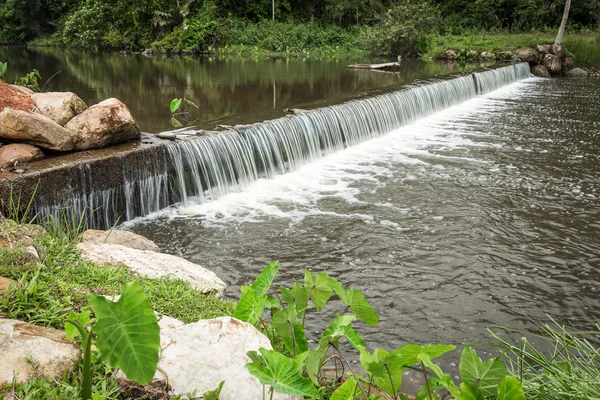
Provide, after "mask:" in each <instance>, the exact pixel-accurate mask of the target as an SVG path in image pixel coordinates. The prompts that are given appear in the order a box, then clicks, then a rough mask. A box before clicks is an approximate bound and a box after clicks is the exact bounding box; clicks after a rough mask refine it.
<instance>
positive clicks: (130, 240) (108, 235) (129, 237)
mask: <svg viewBox="0 0 600 400" xmlns="http://www.w3.org/2000/svg"><path fill="white" fill-rule="evenodd" d="M82 239H83V241H84V242H88V243H97V244H102V243H107V244H119V245H121V246H125V247H129V248H131V249H137V250H149V251H156V252H158V253H160V248H159V247H158V246H157V245H156V244H155V243H154V242H153V241H152V240H150V239H146V238H145V237H143V236H142V235H137V234H135V233H133V232H128V231H121V230H118V229H113V230H110V231H99V230H95V229H88V230H87V231H85V232H83V236H82Z"/></svg>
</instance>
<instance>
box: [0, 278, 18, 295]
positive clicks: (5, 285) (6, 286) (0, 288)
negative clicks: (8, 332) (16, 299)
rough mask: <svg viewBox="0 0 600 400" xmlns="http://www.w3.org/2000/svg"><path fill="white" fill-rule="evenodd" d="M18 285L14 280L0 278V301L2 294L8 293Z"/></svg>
mask: <svg viewBox="0 0 600 400" xmlns="http://www.w3.org/2000/svg"><path fill="white" fill-rule="evenodd" d="M18 284H19V283H18V282H17V281H15V280H12V279H10V278H5V277H3V276H0V299H2V295H3V294H4V293H8V291H9V290H10V288H11V287H12V286H17V285H18Z"/></svg>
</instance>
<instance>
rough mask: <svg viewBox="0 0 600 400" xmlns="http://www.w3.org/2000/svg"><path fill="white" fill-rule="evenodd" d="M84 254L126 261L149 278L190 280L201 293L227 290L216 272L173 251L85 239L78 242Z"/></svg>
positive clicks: (98, 259) (108, 260) (111, 261)
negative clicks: (164, 252)
mask: <svg viewBox="0 0 600 400" xmlns="http://www.w3.org/2000/svg"><path fill="white" fill-rule="evenodd" d="M77 247H78V248H79V250H80V251H81V254H82V256H83V257H84V258H86V259H88V260H90V261H93V262H96V263H108V264H112V265H125V266H126V267H127V268H129V269H130V270H131V271H133V272H136V273H137V274H139V275H141V276H144V277H147V278H150V279H157V278H160V277H167V276H168V277H172V278H178V279H181V280H184V281H188V282H189V283H190V285H191V286H192V287H193V288H195V289H196V290H198V291H199V292H201V293H206V294H217V295H220V294H221V293H223V290H225V283H224V282H223V281H222V280H221V279H219V277H217V275H215V273H214V272H212V271H209V270H207V269H206V268H203V267H201V266H199V265H197V264H194V263H192V262H189V261H187V260H184V259H183V258H181V257H177V256H172V255H170V254H162V253H157V252H154V251H147V250H137V249H131V248H129V247H125V246H121V245H118V244H105V243H89V242H83V243H79V244H78V245H77Z"/></svg>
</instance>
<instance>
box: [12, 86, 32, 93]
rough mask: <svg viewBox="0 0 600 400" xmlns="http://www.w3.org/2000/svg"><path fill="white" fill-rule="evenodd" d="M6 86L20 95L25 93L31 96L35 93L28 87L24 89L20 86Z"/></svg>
mask: <svg viewBox="0 0 600 400" xmlns="http://www.w3.org/2000/svg"><path fill="white" fill-rule="evenodd" d="M8 86H10V87H12V88H15V89H17V90H18V91H19V92H22V93H25V94H28V95H32V94H34V93H35V92H34V91H33V90H31V89H29V88H28V87H25V86H20V85H8Z"/></svg>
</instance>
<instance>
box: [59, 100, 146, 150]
mask: <svg viewBox="0 0 600 400" xmlns="http://www.w3.org/2000/svg"><path fill="white" fill-rule="evenodd" d="M65 128H67V129H68V130H70V131H71V132H75V134H76V135H77V143H76V144H75V149H76V150H88V149H96V148H100V147H104V146H107V145H110V144H117V143H123V142H127V141H129V140H134V139H139V138H140V127H139V126H138V123H137V122H136V120H135V119H134V118H133V116H132V115H131V112H130V111H129V108H127V106H126V105H125V104H123V103H121V102H120V101H119V100H117V99H108V100H104V101H102V102H100V103H98V104H96V105H93V106H91V107H90V108H88V109H87V110H85V111H84V112H82V113H81V114H79V115H78V116H76V117H74V118H73V119H72V120H70V121H69V122H68V123H67V124H66V125H65Z"/></svg>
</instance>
